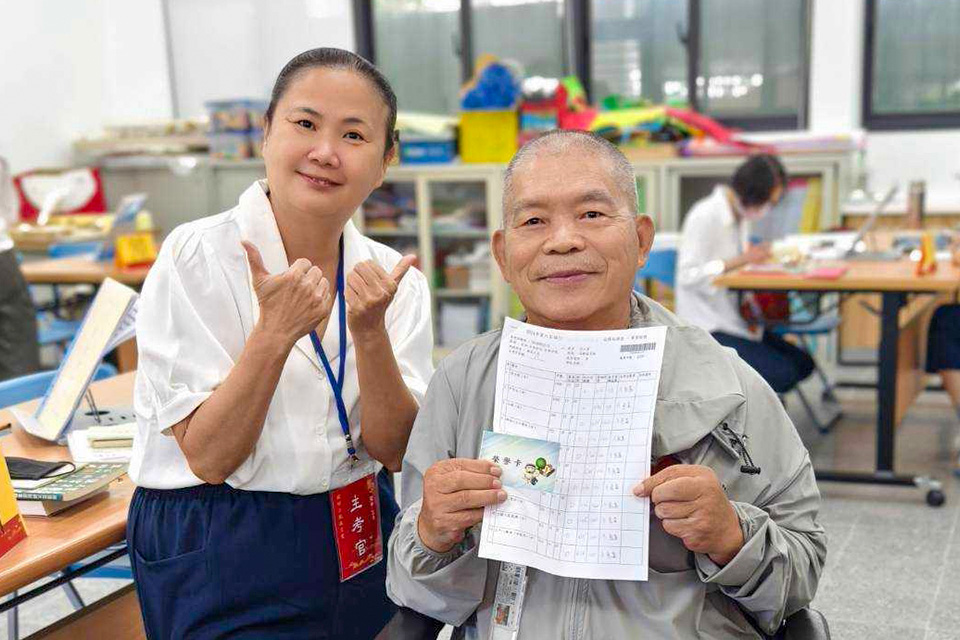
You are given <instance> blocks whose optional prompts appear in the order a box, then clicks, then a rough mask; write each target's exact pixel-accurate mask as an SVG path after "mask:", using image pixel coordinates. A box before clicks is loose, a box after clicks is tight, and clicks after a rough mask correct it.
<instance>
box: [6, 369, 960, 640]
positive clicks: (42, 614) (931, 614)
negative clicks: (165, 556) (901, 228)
mask: <svg viewBox="0 0 960 640" xmlns="http://www.w3.org/2000/svg"><path fill="white" fill-rule="evenodd" d="M813 387H814V390H815V387H816V385H815V384H814V385H813ZM838 393H839V396H840V400H841V405H842V407H843V409H844V414H845V415H844V418H843V419H842V421H841V422H840V423H839V424H838V425H837V427H836V428H835V430H834V432H833V433H831V434H830V435H827V436H821V435H820V434H818V433H817V432H816V431H815V430H814V429H813V427H812V426H811V425H810V422H809V420H808V419H807V417H806V415H805V414H804V413H803V411H802V409H801V408H800V404H799V402H798V401H797V399H796V397H788V410H789V411H790V415H791V416H792V417H793V418H794V421H795V423H796V424H797V429H798V430H799V431H800V433H801V435H802V437H803V439H804V441H805V442H806V443H807V446H808V447H809V448H810V451H811V455H812V456H813V458H814V461H815V464H816V465H817V466H818V467H822V468H827V467H830V468H837V469H845V470H858V469H859V470H867V469H869V468H870V467H871V465H872V461H873V457H874V446H873V442H874V419H875V417H874V416H875V414H874V407H875V394H874V393H873V392H869V391H863V390H840V391H839V392H838ZM814 395H815V394H814ZM956 427H957V419H956V416H955V415H954V414H953V412H952V410H951V409H950V406H949V403H948V402H947V398H946V396H945V395H944V394H942V393H926V394H924V395H922V396H921V397H920V399H919V400H918V401H917V402H916V403H915V404H914V406H913V407H912V408H911V410H910V412H909V414H908V415H907V418H906V420H905V421H904V424H903V425H902V426H901V428H900V429H899V430H898V432H897V470H898V471H900V472H907V473H916V474H918V475H921V474H931V475H933V476H935V477H936V478H938V479H940V480H941V481H943V483H944V491H945V493H946V495H947V503H946V504H945V505H944V506H943V507H940V508H938V509H934V508H931V507H928V506H927V505H926V503H925V501H924V496H923V492H921V491H920V490H916V489H906V488H890V487H874V486H863V485H844V484H829V483H824V484H822V486H821V491H822V494H823V513H822V520H823V524H824V526H825V527H826V529H827V531H828V533H829V534H830V542H829V557H828V560H827V567H826V569H825V571H824V575H823V578H822V580H821V583H820V590H819V593H818V594H817V598H816V600H815V601H814V607H816V608H817V609H819V610H820V611H822V612H823V613H824V614H825V615H826V616H827V619H828V620H829V622H830V627H831V631H832V636H833V638H834V639H835V640H886V639H890V640H948V639H950V638H957V639H958V640H960V526H958V525H960V480H957V479H955V478H954V477H953V476H952V475H951V470H952V467H953V458H952V456H951V455H950V453H949V452H950V450H951V447H952V444H953V437H954V433H955V431H956ZM76 582H77V585H78V588H79V589H80V591H81V593H82V595H83V596H84V597H85V598H87V599H88V600H93V599H96V598H99V597H102V596H103V595H105V594H106V593H109V592H110V591H113V590H115V589H117V588H119V586H121V585H122V584H124V583H123V582H121V581H115V580H85V579H81V580H78V581H76ZM70 610H71V609H70V605H69V603H68V602H67V599H66V597H65V596H64V594H63V591H62V590H61V589H57V590H54V591H52V592H50V593H48V594H46V595H44V596H42V597H40V598H38V599H37V600H35V601H33V602H31V603H29V604H27V605H25V606H24V607H22V608H21V622H20V630H21V637H23V636H25V635H27V634H28V633H32V632H33V631H36V630H37V629H39V628H41V627H43V626H45V625H47V624H49V623H50V622H52V621H53V620H55V619H57V618H58V617H60V616H63V615H66V614H67V613H69V612H70ZM5 637H6V619H5V618H3V616H0V640H3V638H5Z"/></svg>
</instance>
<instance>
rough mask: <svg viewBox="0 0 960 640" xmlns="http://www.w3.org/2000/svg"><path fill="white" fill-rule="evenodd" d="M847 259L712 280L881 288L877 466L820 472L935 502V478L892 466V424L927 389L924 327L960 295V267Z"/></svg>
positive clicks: (837, 289) (763, 287)
mask: <svg viewBox="0 0 960 640" xmlns="http://www.w3.org/2000/svg"><path fill="white" fill-rule="evenodd" d="M845 264H846V265H847V272H846V273H845V274H844V275H842V276H841V277H840V278H838V279H836V280H821V279H812V278H807V277H804V276H802V275H796V276H794V275H787V276H783V275H776V276H771V275H759V274H751V273H749V272H747V271H744V270H743V269H738V270H736V271H733V272H731V273H727V274H724V275H721V276H719V277H718V278H716V279H715V280H714V284H716V285H717V286H720V287H726V288H728V289H731V290H734V291H809V292H818V293H840V294H844V295H846V294H851V293H875V294H879V295H880V298H881V309H880V346H879V362H878V365H877V366H878V374H879V375H878V380H877V451H876V468H875V470H874V471H873V472H872V473H855V472H843V471H817V478H819V479H821V480H830V481H838V482H869V483H877V484H889V485H908V486H917V487H922V488H927V489H929V491H928V493H927V501H928V502H929V503H930V504H936V503H937V502H938V501H942V497H943V494H942V493H941V492H940V491H939V486H938V485H937V483H935V482H933V481H931V480H930V479H929V478H925V477H913V476H904V475H897V474H896V473H895V472H894V447H895V433H894V430H895V428H896V425H897V424H898V423H899V422H900V420H901V419H902V418H903V415H904V413H905V412H906V410H907V408H908V407H909V406H910V403H912V402H913V400H914V399H915V398H916V397H917V395H919V393H920V391H922V390H923V386H924V375H923V371H922V367H923V362H924V358H923V356H924V353H925V352H924V350H923V349H924V348H925V343H926V328H927V325H928V324H929V319H930V316H931V315H932V313H933V311H934V309H935V308H936V307H937V306H939V305H940V304H941V303H942V302H945V301H948V300H949V299H951V298H955V297H956V295H957V291H958V289H960V269H958V268H957V267H954V266H953V265H951V264H950V263H949V262H943V261H941V262H939V263H938V268H937V270H936V271H935V272H934V273H932V274H930V275H926V276H923V277H918V276H917V275H916V274H915V269H916V265H915V264H914V263H913V262H910V261H909V260H906V259H903V260H899V261H896V262H866V261H849V262H846V263H845ZM911 296H912V298H911Z"/></svg>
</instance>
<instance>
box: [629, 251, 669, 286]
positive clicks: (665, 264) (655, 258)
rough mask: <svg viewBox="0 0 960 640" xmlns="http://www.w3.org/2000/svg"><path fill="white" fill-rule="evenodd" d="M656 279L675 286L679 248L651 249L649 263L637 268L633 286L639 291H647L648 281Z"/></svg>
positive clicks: (648, 257)
mask: <svg viewBox="0 0 960 640" xmlns="http://www.w3.org/2000/svg"><path fill="white" fill-rule="evenodd" d="M649 280H656V281H657V282H660V283H661V284H664V285H666V286H668V287H670V288H671V289H673V288H675V285H676V280H677V250H676V249H659V250H655V251H651V252H650V255H648V256H647V263H646V264H645V265H643V268H642V269H639V270H637V275H636V277H635V279H634V281H633V286H634V288H635V289H637V290H638V291H643V292H644V293H646V291H647V286H646V283H647V281H649Z"/></svg>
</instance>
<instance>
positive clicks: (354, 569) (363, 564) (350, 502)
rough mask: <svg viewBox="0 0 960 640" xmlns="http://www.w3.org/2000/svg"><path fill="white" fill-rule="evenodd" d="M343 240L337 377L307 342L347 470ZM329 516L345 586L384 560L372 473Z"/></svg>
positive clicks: (337, 495)
mask: <svg viewBox="0 0 960 640" xmlns="http://www.w3.org/2000/svg"><path fill="white" fill-rule="evenodd" d="M343 289H344V274H343V236H340V258H339V261H338V263H337V303H338V317H339V320H340V332H339V333H340V335H339V338H340V345H339V350H338V355H339V357H340V362H339V363H338V365H339V366H338V373H339V376H335V375H334V374H333V368H332V367H331V366H330V360H329V359H328V358H327V354H326V353H325V352H324V350H323V345H322V344H321V343H320V337H319V336H318V335H317V332H316V331H311V332H310V342H311V343H313V349H314V351H316V352H317V357H318V358H320V362H321V363H323V370H324V371H325V372H326V374H327V381H328V382H329V383H330V391H331V393H332V394H333V399H334V402H335V403H336V405H337V418H338V419H339V421H340V429H341V431H343V438H344V440H345V441H346V445H347V455H349V456H350V467H351V468H353V467H355V466H356V465H357V464H358V463H359V462H360V458H359V456H357V449H356V447H355V446H354V444H353V436H351V435H350V421H349V418H348V415H347V407H346V404H345V403H344V401H343V381H344V371H345V369H346V361H347V303H346V300H345V299H344V295H343ZM330 513H331V516H332V519H333V537H334V539H335V540H336V543H337V560H338V561H339V564H340V581H341V582H345V581H347V580H349V579H350V578H352V577H354V576H356V575H357V574H359V573H362V572H363V571H366V570H367V569H369V568H370V567H372V566H374V565H376V564H377V563H378V562H380V561H381V560H383V536H382V535H381V532H380V493H379V491H378V489H377V476H376V474H375V473H371V474H369V475H366V476H364V477H362V478H360V479H359V480H357V481H355V482H352V483H350V484H348V485H347V486H345V487H340V488H339V489H334V490H333V491H331V492H330Z"/></svg>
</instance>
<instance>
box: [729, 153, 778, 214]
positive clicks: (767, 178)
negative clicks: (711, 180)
mask: <svg viewBox="0 0 960 640" xmlns="http://www.w3.org/2000/svg"><path fill="white" fill-rule="evenodd" d="M778 185H779V186H780V187H781V188H782V189H786V188H787V172H786V170H785V169H784V168H783V164H782V163H781V162H780V160H779V158H777V156H773V155H770V154H766V153H763V154H758V155H755V156H751V157H750V158H748V159H747V161H746V162H744V163H743V164H741V165H740V166H739V167H737V170H736V171H734V172H733V179H732V180H730V187H731V188H732V189H733V192H734V193H736V194H737V198H739V199H740V204H742V205H743V206H745V207H755V206H757V205H762V204H765V203H767V202H769V201H770V196H771V195H772V194H773V190H774V189H776V188H777V186H778Z"/></svg>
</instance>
